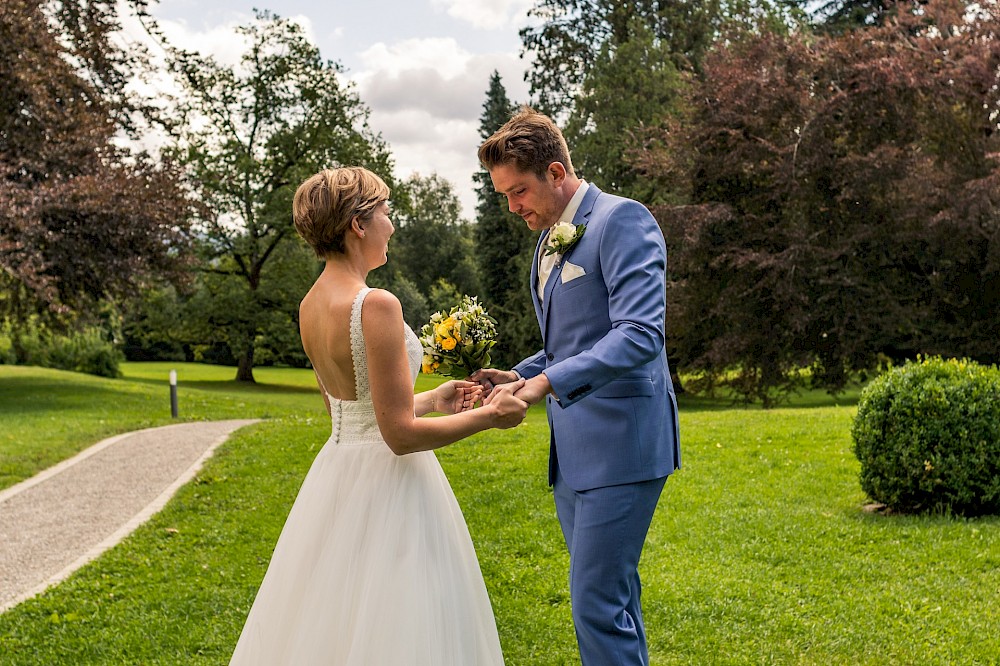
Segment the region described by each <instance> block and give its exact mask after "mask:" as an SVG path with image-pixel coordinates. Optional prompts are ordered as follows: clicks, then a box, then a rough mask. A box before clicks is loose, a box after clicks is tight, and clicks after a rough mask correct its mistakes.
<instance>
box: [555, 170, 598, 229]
mask: <svg viewBox="0 0 1000 666" xmlns="http://www.w3.org/2000/svg"><path fill="white" fill-rule="evenodd" d="M589 187H590V186H589V185H588V184H587V181H585V180H581V181H580V187H578V188H576V192H574V193H573V198H572V199H570V200H569V203H568V204H566V208H565V210H563V212H562V215H560V216H559V220H558V221H557V222H556V224H559V222H568V223H569V224H573V218H574V217H576V212H577V211H578V210H580V204H581V203H583V195H585V194H586V193H587V188H589ZM553 226H554V225H553Z"/></svg>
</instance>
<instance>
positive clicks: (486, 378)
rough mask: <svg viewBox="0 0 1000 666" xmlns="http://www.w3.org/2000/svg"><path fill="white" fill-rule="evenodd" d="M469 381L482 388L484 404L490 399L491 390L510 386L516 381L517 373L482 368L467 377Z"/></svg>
mask: <svg viewBox="0 0 1000 666" xmlns="http://www.w3.org/2000/svg"><path fill="white" fill-rule="evenodd" d="M469 381H472V382H476V383H477V384H479V385H480V386H482V387H483V396H482V397H483V400H484V404H487V403H486V402H485V400H486V399H488V398H489V397H490V393H492V392H493V389H494V388H496V387H497V386H500V385H501V384H510V383H511V382H516V381H517V373H516V372H513V371H512V370H498V369H497V368H482V369H481V370H476V371H475V372H473V373H472V374H471V375H469Z"/></svg>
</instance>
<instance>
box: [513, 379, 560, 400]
mask: <svg viewBox="0 0 1000 666" xmlns="http://www.w3.org/2000/svg"><path fill="white" fill-rule="evenodd" d="M551 392H552V384H550V383H549V378H548V377H546V376H545V373H544V372H543V373H541V374H540V375H535V376H534V377H532V378H531V379H529V380H528V381H526V382H525V383H524V386H522V387H521V388H520V389H519V390H518V391H517V392H516V393H514V395H515V396H516V397H518V398H520V399H521V400H524V401H525V402H526V403H528V404H529V405H534V404H535V403H536V402H540V401H541V400H543V399H544V398H545V396H546V395H548V394H549V393H551Z"/></svg>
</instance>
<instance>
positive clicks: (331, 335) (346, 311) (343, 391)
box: [299, 276, 364, 400]
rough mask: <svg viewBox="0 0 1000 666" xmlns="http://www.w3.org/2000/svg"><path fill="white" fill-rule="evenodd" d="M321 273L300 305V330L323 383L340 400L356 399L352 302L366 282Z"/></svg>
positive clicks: (307, 351) (327, 390)
mask: <svg viewBox="0 0 1000 666" xmlns="http://www.w3.org/2000/svg"><path fill="white" fill-rule="evenodd" d="M327 278H328V276H323V277H320V279H319V280H317V281H316V284H314V285H313V286H312V289H310V290H309V293H308V294H306V296H305V298H303V299H302V303H301V304H300V305H299V332H300V334H301V336H302V347H303V349H305V352H306V356H308V357H309V360H310V362H311V363H312V366H313V369H314V370H315V371H316V376H317V377H318V378H319V381H320V383H321V384H322V387H323V388H324V389H326V392H327V393H329V394H330V395H331V396H333V397H334V398H337V399H338V400H356V399H357V389H356V387H355V378H354V362H353V359H352V357H351V306H352V305H353V303H354V297H355V296H357V292H358V291H359V290H360V289H361V288H362V287H364V285H363V284H361V285H357V286H356V287H355V288H351V287H354V285H347V284H344V283H343V282H341V281H335V280H331V279H327Z"/></svg>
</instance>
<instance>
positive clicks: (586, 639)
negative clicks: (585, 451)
mask: <svg viewBox="0 0 1000 666" xmlns="http://www.w3.org/2000/svg"><path fill="white" fill-rule="evenodd" d="M665 482H666V477H662V478H659V479H653V480H651V481H643V482H640V483H629V484H624V485H618V486H607V487H602V488H594V489H592V490H587V491H583V492H577V491H575V490H573V489H572V488H570V487H569V486H568V485H567V484H566V482H565V481H564V480H563V478H562V475H561V474H560V473H559V472H558V469H557V470H556V480H555V485H554V489H553V493H554V495H555V503H556V511H557V513H558V515H559V524H560V526H561V527H562V531H563V537H564V538H565V539H566V547H567V548H568V549H569V554H570V570H569V578H570V580H569V590H570V599H571V601H572V605H573V622H574V624H575V626H576V637H577V642H578V643H579V646H580V659H581V661H582V663H583V666H648V665H649V650H648V648H647V647H646V630H645V627H644V626H643V622H642V608H641V606H640V596H641V592H642V586H641V583H640V581H639V572H638V568H637V567H638V565H639V556H640V555H641V554H642V546H643V543H644V542H645V540H646V533H647V532H648V531H649V525H650V523H651V522H652V520H653V512H654V510H655V509H656V503H657V501H658V500H659V497H660V493H661V492H662V491H663V485H664V483H665Z"/></svg>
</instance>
